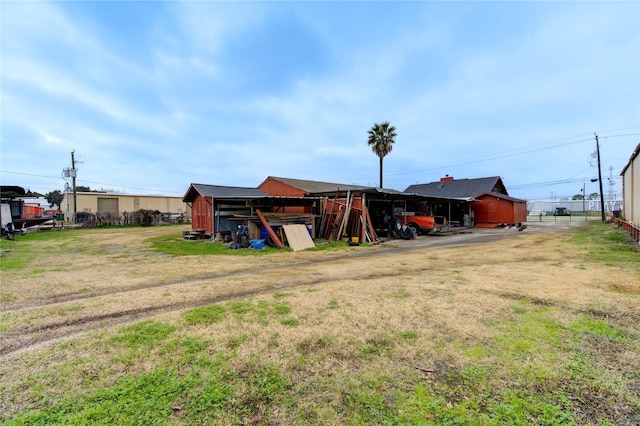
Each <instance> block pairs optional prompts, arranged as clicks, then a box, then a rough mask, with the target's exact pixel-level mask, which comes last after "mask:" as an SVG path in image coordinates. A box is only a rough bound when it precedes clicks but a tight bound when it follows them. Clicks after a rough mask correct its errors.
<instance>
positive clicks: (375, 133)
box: [367, 121, 397, 188]
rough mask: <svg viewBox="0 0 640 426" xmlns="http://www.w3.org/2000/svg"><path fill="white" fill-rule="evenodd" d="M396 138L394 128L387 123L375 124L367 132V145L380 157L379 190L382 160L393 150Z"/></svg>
mask: <svg viewBox="0 0 640 426" xmlns="http://www.w3.org/2000/svg"><path fill="white" fill-rule="evenodd" d="M396 136H397V134H396V128H395V126H391V125H390V124H389V122H388V121H385V122H384V123H380V124H378V123H376V124H374V125H373V127H372V128H371V130H369V140H368V141H367V144H368V145H369V146H370V147H371V149H372V150H373V152H374V153H375V154H376V155H377V156H378V157H380V188H382V159H383V158H384V157H385V156H386V155H387V154H389V153H390V152H391V150H392V149H393V144H394V143H395V137H396Z"/></svg>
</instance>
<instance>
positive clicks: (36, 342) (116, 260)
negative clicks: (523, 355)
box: [0, 222, 580, 358]
mask: <svg viewBox="0 0 640 426" xmlns="http://www.w3.org/2000/svg"><path fill="white" fill-rule="evenodd" d="M576 225H580V223H578V222H558V223H554V222H546V223H531V224H527V228H526V229H525V230H524V231H518V230H517V229H515V228H512V229H509V228H505V229H472V230H455V231H453V232H448V233H444V234H442V235H435V236H420V237H419V238H418V239H416V240H406V241H405V240H388V241H385V242H383V243H382V244H380V245H376V246H367V247H365V246H361V247H349V248H345V249H344V250H341V251H338V252H336V251H314V252H308V251H303V252H295V253H294V252H283V253H274V254H272V255H268V256H182V257H171V256H167V255H165V254H162V253H158V252H155V251H153V250H151V248H150V244H149V243H148V242H146V240H147V239H148V238H149V237H151V236H155V235H164V234H166V235H167V237H168V238H169V237H171V238H175V235H178V234H180V233H181V230H179V229H177V228H176V227H172V228H171V229H167V228H157V229H148V228H146V229H140V230H132V229H117V230H98V231H97V232H93V231H92V232H86V233H82V234H79V235H81V238H80V239H79V240H73V241H64V240H63V241H57V240H56V241H57V242H55V241H54V242H48V241H42V242H38V244H37V245H34V246H33V248H32V252H33V259H32V260H31V263H30V265H29V267H28V268H24V269H17V270H13V269H9V270H7V271H3V280H2V281H3V282H2V295H3V304H2V307H1V308H0V313H1V315H2V323H3V325H2V326H3V332H2V340H1V342H0V358H6V357H11V356H13V355H15V354H18V353H21V352H24V351H29V350H37V348H39V347H41V346H42V345H45V344H51V343H53V342H58V341H61V340H64V339H69V338H72V337H76V336H79V335H81V334H83V333H86V332H89V331H95V330H99V329H104V328H107V327H113V326H117V325H122V324H125V323H130V322H134V321H139V320H142V319H145V318H150V317H153V316H156V315H160V314H167V313H171V312H178V311H182V310H184V309H188V308H193V307H198V306H204V305H210V304H215V303H219V302H223V301H229V300H233V299H238V298H243V297H251V296H256V295H260V294H264V293H268V292H274V291H283V290H286V289H293V288H301V287H314V286H325V285H329V284H330V283H332V282H336V281H344V280H348V281H350V282H363V283H366V281H367V280H381V279H382V280H389V282H396V281H398V280H402V277H403V275H406V274H411V275H413V276H415V275H420V274H422V275H424V276H425V277H427V278H429V277H433V271H435V270H444V268H447V267H451V265H453V264H456V265H459V264H464V263H465V262H467V260H468V259H471V258H472V257H473V256H474V254H475V253H478V252H480V251H482V252H484V254H483V256H484V257H485V260H483V262H485V263H486V262H495V264H496V265H512V264H513V262H514V261H518V260H519V259H520V260H521V259H525V258H526V257H527V256H537V257H539V258H541V259H544V258H545V256H546V255H545V254H544V252H540V249H537V248H536V247H538V246H540V245H541V244H543V243H545V242H548V241H549V240H550V239H552V238H553V237H554V236H556V235H558V234H562V233H565V232H567V231H569V230H570V229H571V228H572V227H574V226H576ZM163 233H164V234H163ZM483 248H486V250H484V249H483ZM514 248H515V249H516V250H513V249H514ZM487 259H489V260H487ZM531 267H535V265H533V266H531ZM5 272H6V273H5Z"/></svg>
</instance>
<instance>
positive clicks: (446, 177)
mask: <svg viewBox="0 0 640 426" xmlns="http://www.w3.org/2000/svg"><path fill="white" fill-rule="evenodd" d="M452 180H453V176H449V175H445V176H444V177H443V178H440V182H451V181H452Z"/></svg>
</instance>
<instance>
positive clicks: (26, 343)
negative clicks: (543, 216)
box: [0, 233, 521, 359]
mask: <svg viewBox="0 0 640 426" xmlns="http://www.w3.org/2000/svg"><path fill="white" fill-rule="evenodd" d="M520 235H521V234H520ZM513 236H518V235H517V234H513V233H508V234H507V233H504V234H483V235H476V236H475V237H476V238H464V239H458V238H454V239H448V238H445V239H440V238H438V239H432V238H427V239H425V240H423V241H422V242H420V243H417V244H401V245H397V246H396V245H394V246H392V247H385V248H382V249H377V250H372V251H362V252H354V253H348V254H341V255H340V256H332V257H326V258H322V259H314V260H306V261H303V262H292V263H281V264H277V265H273V266H267V267H260V268H254V269H250V270H242V271H235V272H230V273H217V274H207V275H201V276H197V277H190V278H183V279H175V280H169V281H162V282H159V283H149V284H144V285H137V286H131V287H126V288H121V289H118V290H116V291H113V290H109V289H104V290H100V291H94V292H91V293H67V294H62V295H58V296H55V297H50V298H47V299H41V300H40V301H37V302H35V303H31V304H25V305H22V306H19V307H12V308H10V309H5V310H2V311H1V312H3V313H12V312H20V311H24V310H27V309H32V308H42V307H48V306H52V305H56V304H62V303H67V302H72V301H80V300H86V299H91V298H95V297H100V296H111V295H116V294H123V293H130V292H135V291H139V290H147V289H153V288H159V287H165V286H170V285H176V284H187V283H197V282H200V281H210V280H215V279H220V278H229V277H235V276H250V275H251V274H255V273H262V272H264V271H267V270H285V269H291V268H292V269H296V268H299V267H307V266H311V265H316V264H321V263H331V262H343V261H345V260H355V259H358V258H363V257H371V256H385V255H390V254H397V253H402V252H407V251H414V250H422V249H428V248H437V247H454V246H461V245H469V244H479V243H487V242H495V241H499V240H502V239H505V238H509V237H513ZM414 241H415V240H414ZM389 276H390V275H389ZM369 278H371V277H370V276H369V277H361V279H369ZM377 278H384V275H379V276H377ZM320 282H324V283H326V277H320V278H316V279H311V280H305V281H304V282H303V283H297V282H293V283H290V284H279V285H277V286H266V287H263V288H258V289H255V288H254V289H251V290H247V291H240V292H237V291H236V292H230V293H222V294H219V295H215V296H212V297H208V298H204V299H198V300H197V301H194V300H190V301H183V302H174V303H165V304H161V305H154V306H147V307H142V308H135V309H128V310H122V311H117V312H111V313H107V314H103V315H94V316H89V317H82V318H72V319H69V320H66V321H61V322H57V323H49V324H45V325H41V326H34V327H25V328H20V329H16V330H13V331H7V332H4V333H2V334H3V339H2V342H1V343H0V359H5V358H8V357H11V356H13V355H17V354H19V353H22V352H25V351H28V350H33V349H36V348H38V347H42V346H44V345H46V344H50V343H55V342H57V341H61V340H64V339H68V338H73V337H76V336H79V335H82V334H85V333H88V332H91V331H97V330H101V329H106V328H110V327H114V326H120V325H125V324H129V323H133V322H136V321H140V320H143V319H147V318H151V317H153V316H155V315H160V314H165V313H172V312H176V311H181V310H184V309H192V308H197V307H202V306H207V305H211V304H215V303H221V302H227V301H232V300H235V299H239V298H244V297H251V296H256V295H260V294H266V293H269V292H273V291H277V290H281V289H293V288H304V287H310V286H313V285H316V284H318V283H320Z"/></svg>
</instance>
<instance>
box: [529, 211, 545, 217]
mask: <svg viewBox="0 0 640 426" xmlns="http://www.w3.org/2000/svg"><path fill="white" fill-rule="evenodd" d="M546 215H547V212H545V211H543V210H531V211H530V212H529V216H546Z"/></svg>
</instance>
